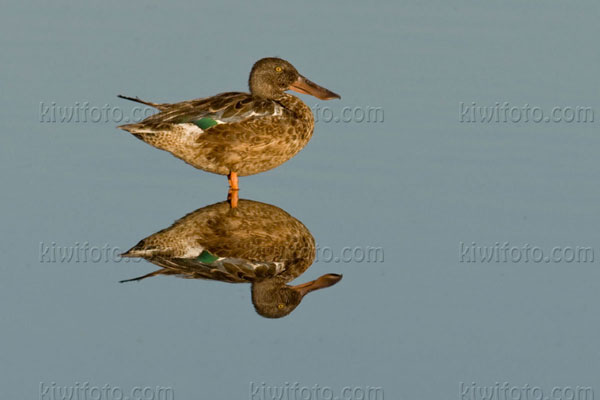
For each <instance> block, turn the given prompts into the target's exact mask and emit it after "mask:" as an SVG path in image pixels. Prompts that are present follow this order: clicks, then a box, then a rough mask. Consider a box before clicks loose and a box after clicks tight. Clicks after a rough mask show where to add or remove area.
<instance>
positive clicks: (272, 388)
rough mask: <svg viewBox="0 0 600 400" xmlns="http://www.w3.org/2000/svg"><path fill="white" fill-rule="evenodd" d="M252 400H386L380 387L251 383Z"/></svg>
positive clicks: (250, 396)
mask: <svg viewBox="0 0 600 400" xmlns="http://www.w3.org/2000/svg"><path fill="white" fill-rule="evenodd" d="M248 398H249V399H250V400H384V398H385V397H384V393H383V388H382V387H380V386H344V387H343V388H340V389H333V388H331V387H329V386H321V385H318V384H315V385H313V386H305V385H301V384H300V383H298V382H293V383H289V382H285V383H284V384H282V385H268V384H266V383H265V382H261V383H255V382H250V390H249V397H248Z"/></svg>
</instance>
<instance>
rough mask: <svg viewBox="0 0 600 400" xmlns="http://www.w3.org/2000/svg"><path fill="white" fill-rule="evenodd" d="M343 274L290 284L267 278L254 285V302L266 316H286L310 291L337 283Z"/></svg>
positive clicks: (259, 312)
mask: <svg viewBox="0 0 600 400" xmlns="http://www.w3.org/2000/svg"><path fill="white" fill-rule="evenodd" d="M341 279H342V275H338V274H326V275H323V276H320V277H319V278H317V279H315V280H314V281H310V282H306V283H303V284H301V285H296V286H289V285H286V284H285V283H284V282H281V281H278V280H277V279H267V280H264V281H261V282H255V283H254V284H253V285H252V304H254V308H255V309H256V312H257V313H258V314H260V315H262V316H263V317H265V318H281V317H285V316H286V315H288V314H289V313H291V312H292V311H294V309H295V308H296V307H297V306H298V304H300V302H301V301H302V299H303V298H304V296H306V295H307V294H308V293H310V292H312V291H314V290H318V289H323V288H327V287H330V286H333V285H335V284H336V283H338V282H339V281H340V280H341Z"/></svg>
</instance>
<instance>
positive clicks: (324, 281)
mask: <svg viewBox="0 0 600 400" xmlns="http://www.w3.org/2000/svg"><path fill="white" fill-rule="evenodd" d="M340 280H342V275H339V274H325V275H322V276H320V277H318V278H317V279H315V280H314V281H310V282H306V283H302V284H300V285H296V286H292V287H291V288H292V289H293V290H295V291H297V292H298V293H300V294H301V295H302V296H303V297H304V296H306V295H307V294H308V293H310V292H312V291H314V290H319V289H324V288H328V287H330V286H333V285H335V284H336V283H338V282H339V281H340Z"/></svg>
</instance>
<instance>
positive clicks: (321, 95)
mask: <svg viewBox="0 0 600 400" xmlns="http://www.w3.org/2000/svg"><path fill="white" fill-rule="evenodd" d="M290 89H291V90H293V91H294V92H298V93H302V94H310V95H311V96H315V97H316V98H318V99H321V100H331V99H341V97H340V96H339V95H338V94H337V93H334V92H332V91H331V90H329V89H325V88H324V87H323V86H319V85H317V84H316V83H314V82H312V81H311V80H309V79H306V78H305V77H303V76H302V75H300V76H299V77H298V79H296V81H295V82H294V83H292V84H291V85H290Z"/></svg>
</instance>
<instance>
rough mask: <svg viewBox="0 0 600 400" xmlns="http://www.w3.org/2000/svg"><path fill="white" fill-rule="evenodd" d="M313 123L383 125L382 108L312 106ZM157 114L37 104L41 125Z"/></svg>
mask: <svg viewBox="0 0 600 400" xmlns="http://www.w3.org/2000/svg"><path fill="white" fill-rule="evenodd" d="M312 112H313V114H314V117H315V122H320V123H344V124H351V123H355V124H363V123H364V124H378V123H383V122H384V111H383V107H376V106H355V107H351V106H344V107H341V108H338V107H329V106H323V105H321V104H315V105H314V106H313V107H312ZM156 113H157V111H156V110H155V109H154V108H152V107H147V106H139V105H137V106H133V107H122V106H119V105H112V104H108V103H106V104H103V105H94V104H91V103H90V102H89V101H81V102H79V101H75V102H74V103H73V104H70V105H61V104H57V103H56V102H55V101H51V102H43V101H42V102H40V107H39V117H40V123H43V124H109V123H114V124H121V123H125V124H128V123H136V122H140V121H142V120H143V119H144V118H147V117H149V116H151V115H153V114H156Z"/></svg>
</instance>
